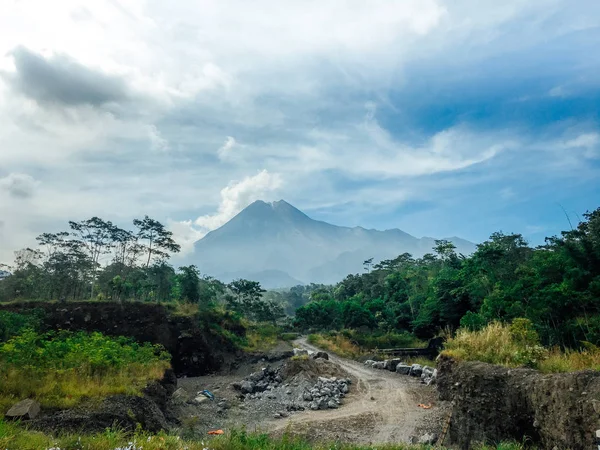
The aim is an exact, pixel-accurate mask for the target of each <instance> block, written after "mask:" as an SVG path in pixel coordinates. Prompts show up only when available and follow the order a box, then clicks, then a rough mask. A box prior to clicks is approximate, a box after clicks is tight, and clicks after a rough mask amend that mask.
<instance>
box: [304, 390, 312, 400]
mask: <svg viewBox="0 0 600 450" xmlns="http://www.w3.org/2000/svg"><path fill="white" fill-rule="evenodd" d="M302 399H303V400H304V401H305V402H312V401H313V396H312V394H311V393H310V392H305V393H304V394H302Z"/></svg>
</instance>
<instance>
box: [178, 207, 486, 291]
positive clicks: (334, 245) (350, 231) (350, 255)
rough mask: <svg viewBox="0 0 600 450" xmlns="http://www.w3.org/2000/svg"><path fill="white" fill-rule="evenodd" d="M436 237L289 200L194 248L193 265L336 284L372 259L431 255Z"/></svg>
mask: <svg viewBox="0 0 600 450" xmlns="http://www.w3.org/2000/svg"><path fill="white" fill-rule="evenodd" d="M449 240H451V241H452V242H454V245H456V247H457V251H458V252H461V253H465V254H468V253H472V252H473V251H474V250H475V245H474V244H473V243H471V242H468V241H465V240H462V239H459V238H450V239H449ZM434 245H435V240H434V239H433V238H427V237H425V238H421V239H419V238H416V237H414V236H411V235H410V234H408V233H405V232H403V231H401V230H398V229H393V230H386V231H377V230H367V229H364V228H361V227H355V228H349V227H340V226H336V225H331V224H329V223H327V222H321V221H318V220H314V219H311V218H310V217H308V216H307V215H306V214H304V213H303V212H302V211H300V210H299V209H297V208H295V207H294V206H292V205H290V204H289V203H287V202H286V201H284V200H280V201H276V202H272V203H267V202H263V201H261V200H259V201H256V202H254V203H252V204H251V205H249V206H248V207H246V208H245V209H244V210H242V211H241V212H240V213H239V214H238V215H236V216H235V217H234V218H232V219H231V220H230V221H229V222H227V223H226V224H225V225H223V226H222V227H220V228H218V229H216V230H214V231H211V232H210V233H208V234H207V235H206V236H204V237H203V238H202V239H200V240H199V241H198V242H196V244H195V245H194V250H195V251H194V255H192V257H191V258H190V260H191V261H190V262H191V263H193V264H196V265H197V266H198V267H199V269H200V270H201V271H202V272H203V273H207V274H209V275H213V276H215V277H217V278H220V279H222V280H223V281H229V280H231V279H234V278H248V279H252V280H256V281H260V282H261V283H262V284H263V285H264V286H265V287H269V288H276V287H287V286H292V285H294V284H300V283H311V282H314V283H335V282H337V281H340V280H342V279H343V278H344V277H345V276H346V275H348V274H350V273H358V272H361V271H362V270H363V266H362V263H363V261H365V260H366V259H368V258H374V261H379V260H382V259H390V258H394V257H396V256H398V255H400V254H402V253H404V252H408V253H411V254H412V255H413V256H415V257H419V256H422V255H424V254H425V253H428V252H431V249H432V247H433V246H434Z"/></svg>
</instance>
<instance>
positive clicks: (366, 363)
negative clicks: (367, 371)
mask: <svg viewBox="0 0 600 450" xmlns="http://www.w3.org/2000/svg"><path fill="white" fill-rule="evenodd" d="M364 364H365V366H368V367H373V364H375V361H373V360H372V359H367V360H366V361H365V362H364Z"/></svg>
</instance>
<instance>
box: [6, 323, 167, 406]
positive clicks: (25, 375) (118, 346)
mask: <svg viewBox="0 0 600 450" xmlns="http://www.w3.org/2000/svg"><path fill="white" fill-rule="evenodd" d="M169 360H170V356H169V354H168V353H166V352H164V350H163V349H162V348H160V347H157V346H152V345H149V344H146V345H139V344H137V343H135V342H133V341H131V340H129V339H126V338H110V337H106V336H104V335H102V334H101V333H92V334H89V335H88V334H86V333H68V332H61V333H46V334H38V333H36V332H34V331H32V330H27V331H25V332H23V333H22V334H21V335H19V336H16V337H14V338H12V339H10V340H9V341H8V342H6V343H4V344H2V345H0V414H3V413H4V412H6V411H7V409H8V408H9V407H10V406H11V405H12V404H14V403H16V402H18V401H20V400H23V399H25V398H34V399H36V400H37V401H39V402H40V404H41V405H42V407H46V408H68V407H72V406H74V405H76V404H78V403H80V402H81V401H83V400H98V399H101V398H104V397H106V396H109V395H114V394H131V395H139V394H141V391H142V389H143V388H145V387H146V386H147V385H148V383H149V382H150V381H153V380H157V379H160V378H161V377H162V376H163V374H164V371H165V369H166V368H168V367H169V366H170V363H169Z"/></svg>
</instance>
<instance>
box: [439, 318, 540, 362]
mask: <svg viewBox="0 0 600 450" xmlns="http://www.w3.org/2000/svg"><path fill="white" fill-rule="evenodd" d="M443 353H444V354H446V355H448V356H451V357H453V358H455V359H458V360H463V361H482V362H487V363H490V364H500V365H503V366H508V367H520V366H529V367H537V365H538V364H539V363H540V361H542V360H543V359H545V358H546V357H547V353H548V352H547V350H546V349H544V348H543V347H542V346H541V345H540V344H539V338H538V337H537V333H535V330H533V327H532V325H531V322H530V321H529V320H527V319H515V321H514V322H513V324H512V325H510V326H507V325H504V324H501V323H499V322H492V323H490V324H489V325H487V326H486V327H484V328H483V329H482V330H480V331H469V330H467V329H459V330H458V331H457V333H456V336H454V337H451V338H449V339H448V340H447V341H446V344H445V350H444V352H443Z"/></svg>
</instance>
